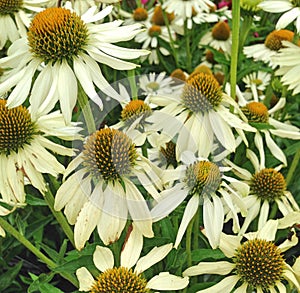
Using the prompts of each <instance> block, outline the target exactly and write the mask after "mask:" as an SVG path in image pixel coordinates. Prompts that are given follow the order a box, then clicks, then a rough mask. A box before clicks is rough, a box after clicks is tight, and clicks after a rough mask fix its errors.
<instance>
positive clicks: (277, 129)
mask: <svg viewBox="0 0 300 293" xmlns="http://www.w3.org/2000/svg"><path fill="white" fill-rule="evenodd" d="M239 104H240V105H241V110H242V111H243V113H244V114H245V116H246V117H247V119H248V121H249V123H250V124H251V125H253V126H255V125H259V124H263V125H265V126H266V127H259V126H258V127H257V128H256V132H255V136H254V143H255V146H256V147H257V149H258V151H259V154H260V157H261V159H262V160H263V161H264V157H265V152H264V145H265V144H266V146H267V148H268V149H269V150H270V152H271V153H272V155H273V156H274V157H275V158H276V159H278V160H279V161H280V162H282V163H283V164H284V165H285V166H286V165H287V160H286V157H285V154H284V153H283V151H282V149H281V148H280V147H279V146H278V145H277V144H276V142H275V141H274V140H273V138H272V136H279V137H283V138H289V139H294V140H298V139H300V130H299V128H297V127H296V126H294V125H291V124H290V123H283V122H280V121H278V120H276V119H275V118H273V117H272V116H273V114H274V113H276V112H277V111H278V110H280V109H281V108H282V107H284V105H285V98H281V99H280V100H279V101H278V102H277V104H276V105H275V106H274V107H273V108H271V109H268V108H267V107H266V105H264V104H263V103H262V102H255V101H246V100H245V99H243V96H242V95H241V96H240V97H239ZM264 140H265V142H266V143H265V144H264V142H263V141H264Z"/></svg>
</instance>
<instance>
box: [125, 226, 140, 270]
mask: <svg viewBox="0 0 300 293" xmlns="http://www.w3.org/2000/svg"><path fill="white" fill-rule="evenodd" d="M142 248H143V234H142V233H141V232H140V231H139V230H138V229H137V228H136V227H135V224H134V223H133V224H132V230H131V231H130V234H129V237H128V239H127V240H126V242H125V243H124V246H123V250H122V252H121V266H122V267H126V268H132V267H133V266H134V265H135V264H136V262H137V260H138V259H139V257H140V254H141V251H142ZM135 271H136V270H135Z"/></svg>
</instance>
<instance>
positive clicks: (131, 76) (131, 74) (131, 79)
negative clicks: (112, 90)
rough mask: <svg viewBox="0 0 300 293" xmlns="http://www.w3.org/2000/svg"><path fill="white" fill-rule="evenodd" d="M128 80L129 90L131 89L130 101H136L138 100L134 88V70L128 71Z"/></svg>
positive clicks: (135, 88)
mask: <svg viewBox="0 0 300 293" xmlns="http://www.w3.org/2000/svg"><path fill="white" fill-rule="evenodd" d="M127 72H128V74H127V76H128V80H129V84H130V89H131V99H132V100H137V99H138V90H137V87H136V80H135V72H134V69H132V70H128V71H127Z"/></svg>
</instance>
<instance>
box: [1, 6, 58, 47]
mask: <svg viewBox="0 0 300 293" xmlns="http://www.w3.org/2000/svg"><path fill="white" fill-rule="evenodd" d="M51 2H52V3H53V1H52V0H36V1H32V0H23V1H20V0H10V1H1V3H0V27H2V29H1V30H0V49H2V48H3V47H4V45H5V44H6V42H7V41H11V42H14V41H16V40H17V39H19V38H20V37H24V36H26V32H27V28H28V26H29V23H30V16H29V15H27V13H28V12H30V13H36V12H40V11H42V10H43V9H44V8H43V7H47V6H48V7H49V5H50V4H52V3H51Z"/></svg>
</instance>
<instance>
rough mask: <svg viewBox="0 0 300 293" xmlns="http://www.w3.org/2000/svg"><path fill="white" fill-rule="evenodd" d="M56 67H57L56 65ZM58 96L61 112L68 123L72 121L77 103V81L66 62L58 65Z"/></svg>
mask: <svg viewBox="0 0 300 293" xmlns="http://www.w3.org/2000/svg"><path fill="white" fill-rule="evenodd" d="M54 66H57V65H56V64H55V65H54ZM57 86H58V94H59V101H60V106H61V111H62V113H63V115H64V118H65V120H66V122H67V123H69V122H70V121H71V119H72V110H73V109H74V107H75V105H76V101H77V79H76V77H75V74H74V72H73V70H72V69H71V67H70V66H69V64H68V63H67V61H66V60H63V61H62V62H61V64H60V65H58V84H57Z"/></svg>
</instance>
